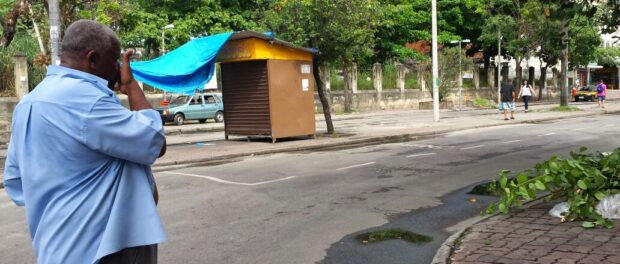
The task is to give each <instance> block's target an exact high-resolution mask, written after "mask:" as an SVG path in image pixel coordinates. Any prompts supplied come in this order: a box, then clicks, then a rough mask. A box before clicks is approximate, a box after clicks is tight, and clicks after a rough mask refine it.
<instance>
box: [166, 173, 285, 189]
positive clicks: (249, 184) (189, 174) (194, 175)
mask: <svg viewBox="0 0 620 264" xmlns="http://www.w3.org/2000/svg"><path fill="white" fill-rule="evenodd" d="M161 173H166V174H174V175H181V176H188V177H195V178H202V179H207V180H211V181H214V182H219V183H224V184H232V185H242V186H256V185H263V184H268V183H274V182H279V181H285V180H290V179H293V178H296V177H297V176H289V177H286V178H281V179H276V180H271V181H262V182H254V183H247V182H234V181H227V180H222V179H220V178H217V177H213V176H206V175H198V174H191V173H182V172H172V171H164V172H161Z"/></svg>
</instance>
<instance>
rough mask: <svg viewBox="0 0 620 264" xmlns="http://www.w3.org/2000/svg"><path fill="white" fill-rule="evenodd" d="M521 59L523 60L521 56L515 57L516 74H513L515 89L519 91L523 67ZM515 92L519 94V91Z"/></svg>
mask: <svg viewBox="0 0 620 264" xmlns="http://www.w3.org/2000/svg"><path fill="white" fill-rule="evenodd" d="M522 61H523V57H517V58H516V62H517V65H516V68H515V75H516V76H515V83H514V86H515V87H516V88H517V89H519V91H520V89H521V78H522V77H523V76H522V75H523V69H522V68H521V62H522ZM517 94H519V93H518V92H517Z"/></svg>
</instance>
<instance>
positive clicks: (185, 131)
mask: <svg viewBox="0 0 620 264" xmlns="http://www.w3.org/2000/svg"><path fill="white" fill-rule="evenodd" d="M222 131H224V128H223V127H214V128H208V127H207V128H205V127H196V128H189V129H179V130H176V129H175V130H171V131H166V129H165V128H164V135H166V136H172V135H191V134H196V133H200V132H222Z"/></svg>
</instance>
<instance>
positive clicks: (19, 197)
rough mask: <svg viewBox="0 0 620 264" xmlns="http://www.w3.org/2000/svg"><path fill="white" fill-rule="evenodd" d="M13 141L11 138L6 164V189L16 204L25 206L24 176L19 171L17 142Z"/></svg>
mask: <svg viewBox="0 0 620 264" xmlns="http://www.w3.org/2000/svg"><path fill="white" fill-rule="evenodd" d="M13 135H14V134H13ZM13 142H15V141H14V140H11V143H9V150H8V152H7V156H6V162H5V164H4V175H3V180H4V189H6V192H7V193H8V195H9V197H11V200H13V202H14V203H15V204H16V205H19V206H24V204H25V202H24V190H23V189H22V177H21V174H20V172H19V164H18V163H17V153H16V149H15V143H13Z"/></svg>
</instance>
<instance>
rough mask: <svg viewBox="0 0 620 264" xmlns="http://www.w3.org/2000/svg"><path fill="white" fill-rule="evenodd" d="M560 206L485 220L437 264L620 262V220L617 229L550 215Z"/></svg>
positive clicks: (541, 206) (537, 207)
mask: <svg viewBox="0 0 620 264" xmlns="http://www.w3.org/2000/svg"><path fill="white" fill-rule="evenodd" d="M554 204H555V203H554V202H542V203H538V204H534V205H532V206H531V207H529V208H527V209H522V210H517V211H515V212H513V213H510V214H508V215H496V216H492V217H490V218H487V219H485V220H482V221H480V222H478V223H476V224H474V225H473V226H471V227H470V228H468V229H467V230H466V231H465V232H463V233H462V234H461V235H460V237H459V238H458V239H457V240H456V242H457V243H455V244H453V245H452V247H453V249H454V250H453V251H452V252H451V254H450V255H449V256H444V258H443V259H441V258H437V257H436V259H435V261H434V262H433V263H434V264H435V263H454V264H465V263H506V264H509V263H520V264H528V263H543V264H544V263H583V264H587V263H592V264H598V263H620V251H618V248H619V247H620V228H619V227H618V226H619V225H620V221H615V222H614V223H615V227H614V228H613V229H605V228H597V229H585V228H583V227H581V223H580V222H568V223H560V219H559V218H553V217H551V216H549V214H548V211H549V210H550V209H551V208H552V207H553V205H554ZM446 246H448V245H446ZM446 246H444V247H446ZM441 251H442V250H441V249H440V252H441Z"/></svg>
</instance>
